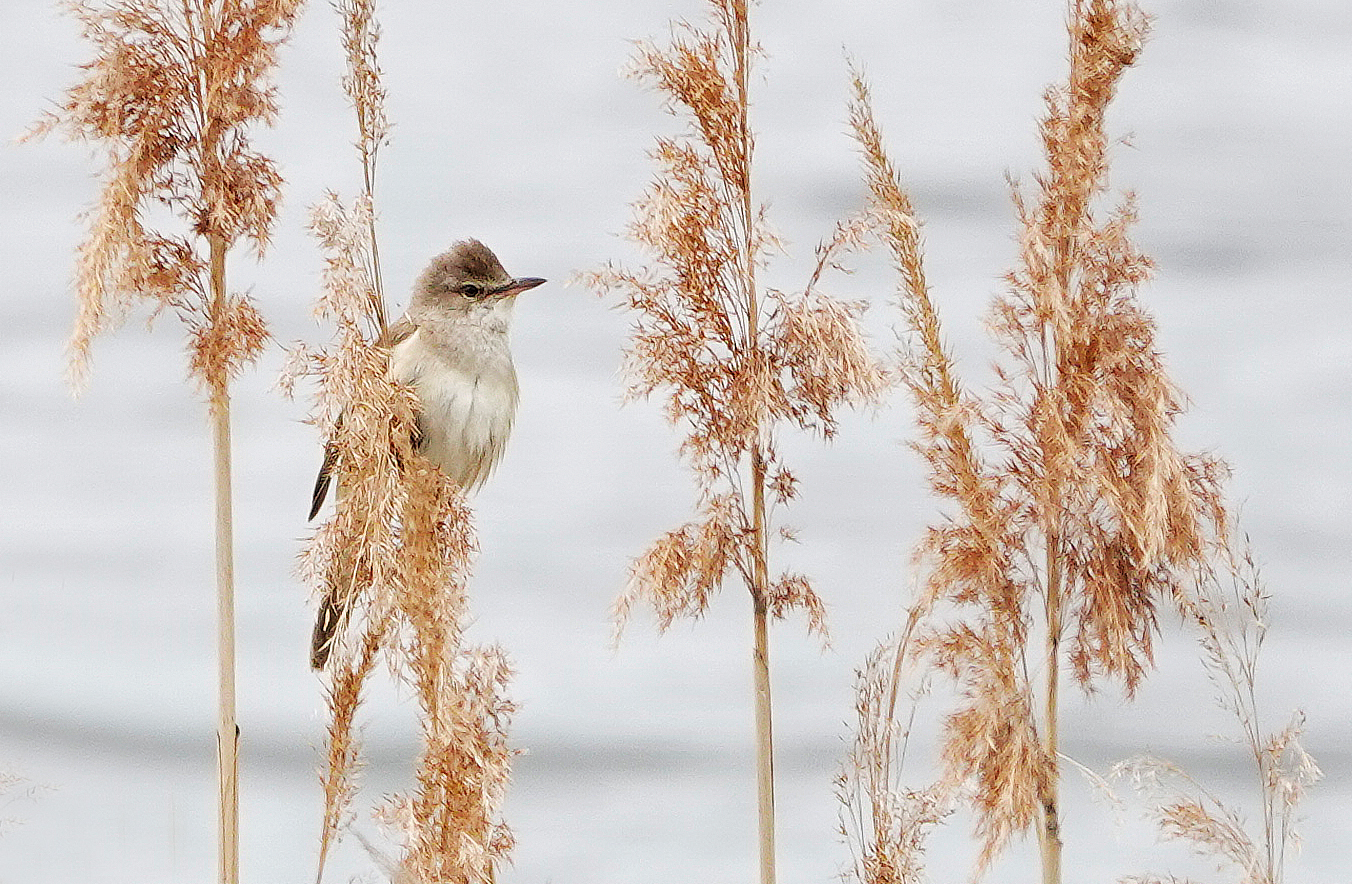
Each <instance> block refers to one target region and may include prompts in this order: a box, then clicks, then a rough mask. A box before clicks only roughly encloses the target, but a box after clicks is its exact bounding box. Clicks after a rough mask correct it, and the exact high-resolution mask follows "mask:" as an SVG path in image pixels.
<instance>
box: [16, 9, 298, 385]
mask: <svg viewBox="0 0 1352 884" xmlns="http://www.w3.org/2000/svg"><path fill="white" fill-rule="evenodd" d="M300 5H301V4H300V2H299V0H186V2H183V3H164V2H157V0H110V2H106V3H100V2H93V0H75V2H70V3H68V4H67V6H68V9H69V10H70V11H71V13H72V14H73V15H74V16H75V17H76V18H78V19H79V20H80V22H81V24H82V26H83V31H84V37H85V39H86V40H88V41H89V42H90V43H91V44H93V46H94V49H95V56H94V58H93V60H91V61H90V62H88V63H86V64H85V65H83V70H84V78H83V79H82V80H81V81H80V82H79V83H77V84H76V85H75V86H73V87H72V88H71V89H70V90H69V91H68V92H67V95H66V98H65V99H64V101H62V102H61V104H60V107H59V108H58V109H57V110H56V111H55V112H53V113H51V114H49V115H47V116H46V117H45V118H44V119H43V120H42V121H41V122H40V123H39V124H38V126H36V127H35V129H34V130H33V132H32V133H30V135H39V134H43V133H45V132H48V131H50V130H53V129H61V130H63V131H64V132H66V133H67V134H68V135H69V136H70V137H72V138H74V139H77V140H80V141H88V142H93V143H96V144H98V145H99V146H100V147H101V148H102V149H103V150H104V151H105V152H106V156H107V163H108V166H107V172H106V174H105V179H104V185H103V188H102V190H101V192H100V194H99V198H98V201H97V202H96V204H95V206H94V208H93V209H92V211H91V212H90V230H89V236H88V237H87V238H86V240H85V241H84V243H83V244H82V245H81V246H80V250H79V258H78V265H77V270H76V289H77V296H78V303H79V310H78V313H77V317H76V322H75V328H74V331H73V332H72V335H71V339H70V344H69V351H70V376H71V379H72V382H73V383H75V384H76V386H77V387H78V386H79V385H81V384H82V383H83V381H84V380H85V378H86V376H87V372H88V363H89V356H90V346H91V343H92V340H93V338H94V337H95V336H96V335H97V334H99V333H100V332H101V331H104V330H105V329H107V328H109V327H110V326H112V325H114V324H116V323H117V322H119V321H120V320H121V319H122V318H123V317H124V316H125V315H126V313H127V311H128V310H129V309H130V308H131V306H132V305H133V304H134V303H135V302H136V301H138V300H148V301H149V302H150V303H151V305H152V307H153V309H154V310H155V311H156V312H158V311H159V310H162V309H165V308H169V309H172V310H173V311H175V312H176V313H178V314H179V316H180V318H182V320H183V321H184V323H185V324H186V325H187V327H188V329H189V333H190V352H191V359H190V368H191V374H192V375H193V377H196V378H198V379H199V380H201V381H202V382H203V383H204V384H205V385H207V386H208V387H211V388H213V389H223V388H224V387H225V385H226V384H227V383H228V380H229V378H230V377H231V376H233V375H234V374H235V373H236V372H237V371H238V370H239V369H240V368H241V367H242V366H243V365H244V364H246V363H247V362H249V361H250V360H252V359H253V358H254V357H256V356H257V354H258V353H259V351H260V349H261V347H262V345H263V343H264V341H265V340H266V335H267V333H266V329H265V326H264V323H263V321H262V317H261V316H260V315H259V313H258V311H257V309H256V308H255V307H254V306H253V304H252V302H251V301H250V300H249V299H247V298H245V297H243V296H240V295H228V296H226V297H224V298H221V297H219V296H217V295H216V294H215V293H213V290H212V289H213V286H212V282H211V280H210V278H209V276H210V273H211V267H210V266H209V261H208V259H207V257H206V256H205V254H204V252H203V250H202V241H203V240H208V241H210V240H211V239H212V238H215V239H217V240H218V244H219V246H220V248H221V250H222V251H223V250H224V248H225V247H228V246H229V245H230V244H233V243H235V242H237V241H239V240H245V241H248V242H249V243H251V244H252V245H253V247H254V250H255V251H256V252H257V253H258V254H259V255H261V254H262V252H263V250H264V249H265V248H266V246H267V243H268V238H269V236H270V233H271V228H272V222H273V219H274V217H275V215H276V207H277V198H278V193H279V189H280V187H281V177H280V176H279V175H278V173H277V171H276V168H275V167H274V165H273V163H272V161H271V160H269V159H268V158H267V157H265V156H263V155H261V154H259V153H257V152H256V151H254V150H253V149H252V147H251V146H250V143H249V138H248V135H249V131H250V129H251V128H252V127H254V126H256V125H259V124H268V123H271V122H272V120H273V119H274V117H275V116H276V113H277V104H276V94H275V90H274V88H273V87H272V85H271V83H270V80H269V77H270V74H271V72H272V70H274V69H275V67H276V63H277V48H278V46H279V45H280V44H281V43H282V41H283V40H285V38H286V36H287V34H288V31H289V29H290V26H291V24H292V23H293V22H294V20H295V17H296V16H297V15H298V14H299V10H300ZM157 204H159V205H164V206H167V207H169V209H171V210H172V211H173V212H174V213H175V214H176V215H177V216H178V217H179V218H180V219H181V220H182V221H183V223H184V225H185V230H184V231H183V232H182V233H176V234H174V233H162V232H160V231H156V230H153V229H150V228H148V227H147V226H145V224H144V223H143V220H142V219H143V216H144V214H145V213H146V211H147V210H148V209H150V208H151V207H152V206H155V205H157Z"/></svg>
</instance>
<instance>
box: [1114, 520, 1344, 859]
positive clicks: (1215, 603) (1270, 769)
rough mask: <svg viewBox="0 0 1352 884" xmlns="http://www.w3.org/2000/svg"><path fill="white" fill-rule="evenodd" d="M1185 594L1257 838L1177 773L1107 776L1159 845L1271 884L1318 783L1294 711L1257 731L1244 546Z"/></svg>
mask: <svg viewBox="0 0 1352 884" xmlns="http://www.w3.org/2000/svg"><path fill="white" fill-rule="evenodd" d="M1197 577H1198V579H1197V582H1196V585H1195V587H1194V591H1193V592H1190V593H1188V594H1187V595H1185V596H1184V597H1183V598H1182V599H1181V603H1182V608H1183V613H1184V616H1185V618H1186V620H1187V621H1188V623H1189V624H1190V625H1191V626H1192V627H1193V628H1194V629H1195V630H1196V634H1197V640H1198V643H1199V644H1200V645H1201V648H1202V658H1203V662H1204V663H1205V664H1206V667H1207V674H1208V675H1209V676H1210V678H1211V681H1212V684H1213V685H1214V687H1215V690H1216V701H1217V703H1218V704H1219V705H1220V706H1221V708H1223V709H1225V710H1226V711H1227V712H1229V713H1230V714H1231V715H1233V716H1234V718H1235V721H1236V723H1237V724H1238V725H1239V727H1240V733H1241V739H1240V740H1239V743H1240V745H1241V746H1243V747H1244V748H1245V749H1247V750H1248V752H1249V755H1250V760H1251V761H1252V762H1253V768H1252V769H1253V772H1254V774H1255V775H1256V778H1257V786H1258V790H1257V794H1258V795H1259V796H1261V799H1262V802H1261V811H1262V813H1261V815H1260V819H1261V828H1260V829H1259V830H1258V831H1257V832H1251V831H1250V826H1249V825H1248V824H1247V823H1246V820H1245V815H1244V814H1242V813H1240V812H1239V810H1237V809H1236V808H1234V807H1233V806H1232V805H1230V804H1227V803H1226V802H1225V801H1223V800H1221V798H1220V797H1218V796H1217V795H1215V794H1214V793H1212V792H1211V791H1210V790H1208V789H1207V788H1206V787H1205V786H1203V785H1202V784H1201V783H1200V782H1198V781H1197V780H1196V779H1194V778H1193V777H1192V776H1190V775H1189V774H1188V773H1187V772H1186V771H1184V770H1183V769H1181V768H1179V767H1178V766H1177V765H1174V764H1171V763H1169V762H1167V761H1163V760H1161V759H1158V758H1153V757H1148V756H1145V757H1139V758H1134V759H1131V760H1130V761H1127V762H1123V763H1121V764H1119V765H1117V766H1116V768H1115V769H1114V773H1115V774H1116V775H1118V776H1122V777H1127V778H1128V779H1130V780H1131V782H1132V783H1133V785H1135V786H1136V787H1137V790H1138V791H1139V792H1140V793H1141V794H1142V795H1144V796H1145V798H1146V799H1147V801H1148V802H1149V803H1150V807H1151V812H1152V815H1153V816H1154V818H1155V821H1156V823H1157V825H1158V826H1159V829H1160V832H1161V834H1163V835H1164V837H1166V838H1169V839H1173V840H1178V841H1183V842H1185V843H1187V844H1188V845H1189V846H1191V847H1192V849H1193V850H1194V851H1195V852H1197V853H1200V854H1203V855H1207V856H1211V857H1213V858H1215V859H1217V860H1218V861H1221V862H1222V863H1223V864H1225V865H1229V866H1233V867H1234V868H1236V869H1238V870H1239V871H1240V872H1241V873H1242V874H1243V876H1244V877H1243V879H1242V880H1243V881H1244V884H1280V882H1282V881H1284V880H1285V879H1286V878H1285V876H1286V859H1287V857H1288V856H1289V855H1290V854H1291V853H1292V852H1293V851H1295V850H1296V849H1297V848H1298V847H1299V844H1300V839H1299V835H1298V833H1297V831H1296V826H1295V823H1296V810H1297V808H1298V807H1299V805H1300V802H1301V800H1302V799H1303V798H1304V796H1305V792H1306V791H1307V790H1308V789H1309V788H1310V787H1311V786H1312V785H1314V784H1315V783H1316V782H1318V781H1319V780H1320V779H1321V778H1322V776H1323V773H1322V772H1321V771H1320V769H1319V766H1318V765H1317V764H1315V761H1314V759H1313V758H1312V757H1311V756H1310V755H1309V753H1307V752H1306V751H1305V749H1304V747H1303V746H1302V744H1301V736H1302V733H1303V731H1304V725H1305V716H1304V714H1303V713H1302V712H1301V711H1299V710H1297V711H1296V712H1295V713H1294V714H1293V715H1292V717H1291V720H1290V722H1289V723H1288V724H1287V725H1286V726H1285V727H1284V728H1282V729H1281V730H1279V731H1275V732H1268V731H1267V730H1266V729H1264V727H1263V726H1262V716H1261V714H1260V709H1259V705H1258V689H1257V682H1258V662H1259V655H1260V652H1261V650H1262V647H1263V639H1264V636H1265V635H1266V633H1267V628H1268V622H1267V601H1268V596H1267V593H1266V590H1265V588H1264V584H1263V580H1262V575H1261V574H1260V573H1259V569H1258V566H1257V565H1256V564H1255V562H1254V560H1253V555H1252V553H1251V552H1250V551H1249V549H1248V547H1247V545H1246V546H1245V547H1244V548H1243V551H1242V553H1241V554H1238V555H1227V556H1226V557H1225V558H1224V559H1223V560H1222V562H1221V563H1220V564H1219V565H1218V566H1217V567H1214V568H1213V567H1209V568H1203V569H1199V571H1198V574H1197Z"/></svg>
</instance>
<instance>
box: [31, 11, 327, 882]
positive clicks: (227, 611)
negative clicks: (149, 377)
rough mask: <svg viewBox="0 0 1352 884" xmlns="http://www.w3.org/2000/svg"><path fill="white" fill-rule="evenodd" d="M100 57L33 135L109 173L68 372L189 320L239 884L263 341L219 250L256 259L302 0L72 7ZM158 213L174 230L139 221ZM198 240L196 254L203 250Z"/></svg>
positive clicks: (228, 872)
mask: <svg viewBox="0 0 1352 884" xmlns="http://www.w3.org/2000/svg"><path fill="white" fill-rule="evenodd" d="M69 8H70V10H71V12H72V13H73V14H74V15H75V16H76V17H77V18H78V19H79V20H80V22H81V24H82V25H83V28H84V36H85V38H86V39H87V40H89V41H90V42H91V43H92V44H93V45H94V46H95V48H96V50H97V54H96V56H95V58H94V60H93V61H91V62H89V63H87V64H86V65H84V78H83V80H82V81H81V82H80V83H78V84H77V85H76V86H74V87H72V88H71V89H70V90H69V92H68V93H67V97H66V100H65V101H64V102H63V103H62V105H61V106H60V108H59V110H58V111H57V112H56V113H55V114H52V115H49V116H48V117H47V118H46V119H45V120H44V121H43V122H42V123H41V124H40V125H39V126H38V127H37V128H36V129H35V132H34V134H41V133H45V132H47V131H50V130H51V129H54V128H57V127H61V128H64V129H65V130H66V131H67V132H69V133H70V134H71V135H72V136H73V137H75V138H77V139H81V140H87V141H93V142H96V143H98V144H99V145H101V146H102V147H103V148H105V150H106V152H107V158H108V173H107V176H106V179H105V182H104V186H103V189H102V192H101V193H100V195H99V200H98V203H97V206H96V207H95V209H94V211H93V212H92V213H91V215H92V223H91V225H90V232H89V236H88V238H87V239H86V240H85V242H84V243H83V244H82V245H81V246H80V251H79V265H78V271H77V290H78V297H79V312H78V318H77V321H76V325H75V329H74V331H73V333H72V335H71V342H70V353H71V363H70V374H71V378H72V380H73V381H74V382H75V383H76V385H77V386H78V385H79V384H80V383H82V382H83V379H84V377H85V376H86V374H87V371H88V362H89V353H90V347H91V343H92V340H93V338H94V337H95V336H96V335H97V334H98V333H99V332H100V331H103V330H104V329H106V328H108V327H109V326H110V325H112V324H115V323H116V322H117V321H118V320H120V319H121V318H122V316H123V315H125V313H126V312H127V310H128V309H129V308H130V307H131V305H132V304H133V303H134V302H135V301H136V300H137V299H146V300H149V301H150V302H151V303H152V305H153V306H154V309H155V310H156V311H159V310H161V309H164V308H170V309H172V310H174V311H175V312H176V313H177V314H178V315H179V317H180V318H181V319H182V320H183V322H184V324H185V326H186V327H187V330H188V334H189V341H190V347H189V350H190V362H189V371H190V374H191V375H192V377H193V378H194V379H195V380H197V381H198V382H199V383H201V385H202V386H203V387H204V388H205V390H206V391H207V396H208V402H209V408H210V413H211V426H212V450H213V460H214V465H215V468H214V475H215V512H216V589H217V612H218V625H217V645H218V655H217V662H218V699H219V721H218V726H217V763H218V777H217V779H218V787H219V795H218V798H219V818H218V840H219V868H218V872H219V880H220V881H221V882H222V884H234V882H235V881H237V880H238V878H239V857H238V854H239V847H238V838H239V836H238V829H239V789H238V778H239V771H238V752H239V729H238V727H237V725H236V723H235V651H234V551H233V536H232V532H233V524H232V518H231V499H232V498H231V483H230V397H229V385H230V381H231V379H232V378H233V377H234V376H235V375H236V374H237V373H238V372H239V371H240V369H241V368H242V367H243V366H244V365H247V364H248V363H250V362H251V361H252V360H253V359H255V358H256V357H257V355H258V353H259V352H260V351H261V349H262V346H263V344H264V342H265V341H266V340H267V331H266V328H265V326H264V324H263V320H262V317H261V316H260V315H259V313H258V311H257V310H256V309H255V308H254V306H253V305H252V303H251V302H250V301H249V300H248V299H247V298H244V297H241V296H239V295H232V294H231V293H230V292H229V290H228V288H227V285H226V275H225V257H226V253H227V251H229V249H230V248H231V247H232V246H233V245H234V244H236V243H237V242H239V241H241V240H247V241H250V242H252V244H253V246H254V249H255V251H256V252H257V253H258V254H259V255H260V256H261V255H262V252H263V250H264V249H265V247H266V246H267V243H268V238H269V234H270V231H271V227H272V222H273V219H274V218H275V216H276V202H277V197H278V192H279V190H280V186H281V178H280V176H279V175H278V174H277V172H276V170H275V168H274V167H273V165H272V163H271V162H270V161H269V160H268V159H267V158H266V157H264V156H261V155H259V154H256V153H254V152H253V151H252V149H251V148H250V145H249V139H248V134H249V130H250V128H251V127H252V126H253V125H256V124H259V123H270V122H271V121H272V119H273V118H274V117H275V115H276V112H277V107H276V100H275V95H274V91H273V89H272V87H271V85H270V84H269V82H268V77H269V75H270V73H271V71H272V70H273V69H274V68H275V66H276V61H277V47H278V46H279V44H280V43H281V42H282V41H283V40H284V39H285V38H286V35H287V34H288V32H289V29H290V26H291V24H292V22H293V21H294V20H295V17H296V15H297V14H298V12H299V8H300V3H299V0H181V2H167V0H163V2H157V0H109V2H107V3H95V2H92V0H91V2H87V0H74V2H71V3H70V4H69ZM157 204H158V205H165V206H168V207H169V208H170V209H171V210H172V211H173V212H174V213H175V215H177V216H178V218H179V219H180V220H181V221H182V222H183V227H184V230H183V231H182V232H180V233H179V234H176V235H172V234H171V235H166V234H162V233H159V232H157V231H153V230H150V229H148V228H146V227H145V226H144V225H143V224H142V223H141V219H142V212H143V210H144V209H145V208H147V207H148V206H151V205H157ZM203 240H205V242H206V250H207V255H206V257H205V259H204V258H203V256H202V253H201V250H202V244H203Z"/></svg>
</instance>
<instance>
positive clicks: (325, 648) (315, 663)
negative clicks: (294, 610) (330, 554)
mask: <svg viewBox="0 0 1352 884" xmlns="http://www.w3.org/2000/svg"><path fill="white" fill-rule="evenodd" d="M347 612H348V601H347V598H346V597H345V596H343V595H341V594H340V593H339V592H338V589H337V587H332V586H331V587H329V591H328V592H327V593H326V594H325V596H324V601H323V602H322V603H321V604H320V606H319V616H318V617H316V618H315V630H314V633H313V634H312V635H311V637H310V667H311V668H312V669H315V670H319V671H322V670H323V669H324V668H325V667H326V666H328V663H329V656H330V655H331V654H332V653H333V645H334V643H335V642H336V641H338V634H339V633H340V632H341V631H342V626H343V623H344V621H346V620H347Z"/></svg>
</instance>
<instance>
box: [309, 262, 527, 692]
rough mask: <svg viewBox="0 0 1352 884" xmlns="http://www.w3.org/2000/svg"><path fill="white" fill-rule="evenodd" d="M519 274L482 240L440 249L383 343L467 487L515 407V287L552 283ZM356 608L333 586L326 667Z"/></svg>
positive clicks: (324, 642) (426, 451) (316, 651)
mask: <svg viewBox="0 0 1352 884" xmlns="http://www.w3.org/2000/svg"><path fill="white" fill-rule="evenodd" d="M543 282H544V280H543V279H539V278H537V277H533V276H526V277H511V276H509V275H507V271H506V270H503V269H502V264H501V263H500V262H499V261H498V259H497V256H496V255H494V254H493V253H492V252H491V251H489V249H488V247H487V246H485V245H484V244H483V243H481V242H479V241H478V240H474V239H470V240H465V241H463V242H458V243H456V244H455V245H453V246H452V247H451V250H450V251H448V252H446V253H445V254H442V255H438V256H437V257H435V258H433V259H432V262H431V263H430V264H429V265H428V266H427V269H426V270H424V271H423V272H422V275H421V276H419V277H418V281H417V283H416V284H415V285H414V287H413V299H412V301H411V302H410V303H409V306H408V311H407V312H406V313H405V314H404V316H403V317H402V318H401V319H400V320H399V321H398V322H396V323H394V324H393V325H391V326H390V327H389V328H388V329H386V331H385V334H384V335H383V336H382V337H381V339H380V340H379V341H378V342H377V345H378V346H380V347H384V348H386V349H388V350H389V354H390V374H391V376H392V377H394V378H395V379H396V380H398V381H400V382H402V383H405V384H408V385H409V386H411V387H412V388H413V390H414V392H415V393H417V396H418V402H419V405H420V409H419V412H418V415H417V436H416V439H415V442H416V445H417V447H418V449H419V451H421V452H422V454H423V455H424V456H426V457H427V458H428V460H430V461H432V463H434V464H436V465H437V466H438V467H440V468H441V470H442V472H444V473H445V474H446V476H447V477H448V478H449V479H450V480H451V481H452V482H455V483H456V484H457V485H459V486H460V487H461V488H462V489H464V490H465V491H466V492H469V491H473V490H475V489H476V488H478V487H479V486H480V485H482V484H483V482H484V480H485V479H487V478H488V475H489V473H491V472H492V471H493V467H494V466H495V465H496V464H497V462H498V459H499V458H501V457H502V452H503V450H504V449H505V448H506V446H507V437H508V436H509V435H510V434H511V431H512V419H513V417H514V416H515V415H516V401H517V383H516V369H515V368H514V367H513V365H512V351H511V348H510V347H509V345H508V340H507V332H508V329H509V328H510V326H511V322H512V310H513V307H514V306H515V303H516V296H517V295H519V294H521V293H522V292H524V291H526V290H527V289H533V288H535V287H536V286H537V285H540V284H541V283H543ZM337 459H338V453H337V449H336V448H335V447H334V446H333V445H332V444H330V445H327V446H325V449H324V462H323V464H322V465H321V466H320V468H319V477H318V478H317V479H316V480H315V488H314V496H313V498H312V499H311V506H310V518H311V519H313V518H314V517H315V514H316V513H318V512H319V508H320V506H322V505H323V503H324V498H325V497H326V496H327V494H328V490H329V484H330V482H331V481H332V478H333V471H334V468H335V467H336V466H337ZM346 618H347V595H346V591H345V590H344V589H343V588H341V587H336V586H331V587H329V591H328V595H327V596H326V597H325V599H324V601H323V603H322V604H321V606H320V609H319V617H318V619H317V620H316V621H315V629H314V636H313V638H312V639H311V643H310V665H311V666H313V667H314V668H315V669H323V668H324V667H325V665H326V664H327V663H328V659H329V654H330V652H331V651H332V650H333V643H334V640H335V639H336V637H337V635H338V632H339V630H340V629H341V628H342V626H343V622H344V620H346Z"/></svg>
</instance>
